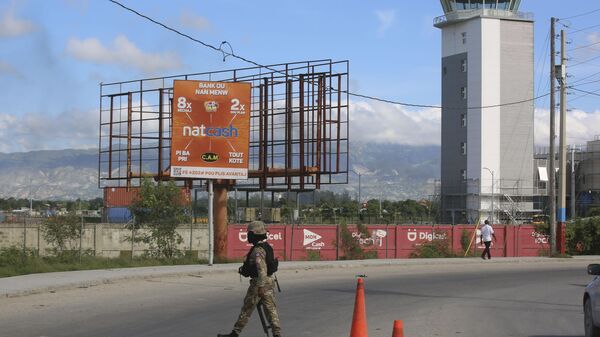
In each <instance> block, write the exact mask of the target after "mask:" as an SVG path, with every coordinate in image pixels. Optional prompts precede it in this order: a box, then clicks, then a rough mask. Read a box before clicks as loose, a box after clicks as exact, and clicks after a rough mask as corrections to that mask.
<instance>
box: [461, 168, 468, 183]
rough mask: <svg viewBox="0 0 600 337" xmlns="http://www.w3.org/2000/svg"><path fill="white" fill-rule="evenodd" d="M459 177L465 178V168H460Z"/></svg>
mask: <svg viewBox="0 0 600 337" xmlns="http://www.w3.org/2000/svg"><path fill="white" fill-rule="evenodd" d="M460 177H461V178H462V180H463V181H465V180H467V170H465V169H462V170H460Z"/></svg>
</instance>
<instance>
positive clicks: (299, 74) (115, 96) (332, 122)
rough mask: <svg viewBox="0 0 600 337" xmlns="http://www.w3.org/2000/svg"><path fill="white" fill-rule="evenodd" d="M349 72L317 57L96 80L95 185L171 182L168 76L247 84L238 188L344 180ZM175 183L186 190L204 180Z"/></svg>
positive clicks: (315, 185) (310, 186) (306, 187)
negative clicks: (244, 176) (244, 156)
mask: <svg viewBox="0 0 600 337" xmlns="http://www.w3.org/2000/svg"><path fill="white" fill-rule="evenodd" d="M348 70H349V63H348V61H332V60H316V61H304V62H295V63H284V64H277V65H269V66H263V67H252V68H242V69H232V70H224V71H214V72H206V73H197V74H187V75H179V76H171V77H162V78H150V79H143V80H136V81H126V82H117V83H108V84H101V85H100V139H99V148H100V150H99V160H98V182H99V183H98V184H99V187H100V188H106V187H115V186H120V187H137V186H139V184H140V178H141V177H151V178H154V179H156V180H165V179H169V159H170V158H169V156H170V146H171V126H172V121H171V108H172V98H173V81H174V80H205V81H206V80H208V81H240V82H250V83H252V106H251V115H250V145H249V155H248V159H249V179H248V180H239V181H237V182H235V187H236V188H237V189H238V190H241V191H299V192H301V191H310V190H315V189H319V188H320V187H321V185H326V184H345V183H347V182H348V150H349V144H348V134H349V128H348V115H349V99H348V85H349V76H348ZM178 180H179V181H180V184H182V185H183V184H185V185H186V186H188V187H192V186H199V185H201V184H202V183H203V182H202V181H201V180H199V179H198V180H191V179H178ZM228 183H229V184H234V182H228Z"/></svg>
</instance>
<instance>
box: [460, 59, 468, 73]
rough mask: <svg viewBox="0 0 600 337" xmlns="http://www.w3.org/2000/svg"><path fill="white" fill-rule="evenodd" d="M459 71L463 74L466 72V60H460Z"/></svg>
mask: <svg viewBox="0 0 600 337" xmlns="http://www.w3.org/2000/svg"><path fill="white" fill-rule="evenodd" d="M460 71H462V72H463V73H466V72H467V59H462V60H460Z"/></svg>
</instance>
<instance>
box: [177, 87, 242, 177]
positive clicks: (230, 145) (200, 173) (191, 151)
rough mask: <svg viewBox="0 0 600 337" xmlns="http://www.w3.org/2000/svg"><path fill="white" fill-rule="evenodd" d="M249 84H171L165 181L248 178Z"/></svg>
mask: <svg viewBox="0 0 600 337" xmlns="http://www.w3.org/2000/svg"><path fill="white" fill-rule="evenodd" d="M251 89H252V87H251V84H250V83H244V82H212V81H183V80H175V81H174V82H173V110H172V111H173V113H172V116H173V128H172V133H171V135H172V140H171V162H170V163H171V177H174V178H201V179H248V145H249V141H250V93H251Z"/></svg>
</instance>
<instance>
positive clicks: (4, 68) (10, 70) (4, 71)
mask: <svg viewBox="0 0 600 337" xmlns="http://www.w3.org/2000/svg"><path fill="white" fill-rule="evenodd" d="M4 75H8V76H12V77H16V78H19V79H20V78H23V74H21V73H20V72H19V71H18V70H17V69H15V67H13V66H12V64H10V63H7V62H4V61H2V60H0V78H1V77H2V76H4Z"/></svg>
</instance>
